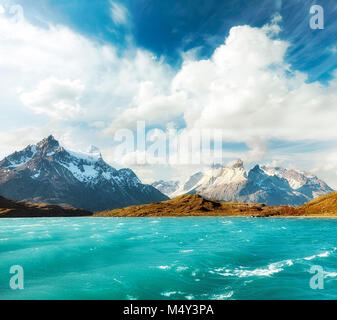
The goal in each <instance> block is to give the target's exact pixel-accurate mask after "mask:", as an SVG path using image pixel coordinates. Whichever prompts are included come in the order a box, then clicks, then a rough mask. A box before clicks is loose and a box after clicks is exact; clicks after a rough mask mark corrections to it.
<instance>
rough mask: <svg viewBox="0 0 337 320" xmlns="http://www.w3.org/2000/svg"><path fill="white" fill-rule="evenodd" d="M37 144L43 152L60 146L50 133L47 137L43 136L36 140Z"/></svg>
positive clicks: (51, 150)
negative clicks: (38, 140)
mask: <svg viewBox="0 0 337 320" xmlns="http://www.w3.org/2000/svg"><path fill="white" fill-rule="evenodd" d="M37 146H38V147H39V149H40V150H41V151H42V153H43V154H45V153H49V152H53V151H55V150H56V149H57V148H59V147H60V144H59V142H58V141H57V140H56V139H55V138H54V137H53V136H52V135H50V136H49V137H47V138H44V139H43V140H41V141H40V142H38V143H37Z"/></svg>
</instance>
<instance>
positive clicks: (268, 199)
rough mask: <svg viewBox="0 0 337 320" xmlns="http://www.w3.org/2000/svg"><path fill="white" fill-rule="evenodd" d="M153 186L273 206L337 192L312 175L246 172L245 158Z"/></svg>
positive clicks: (264, 169) (269, 170)
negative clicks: (228, 164)
mask: <svg viewBox="0 0 337 320" xmlns="http://www.w3.org/2000/svg"><path fill="white" fill-rule="evenodd" d="M152 185H153V186H155V187H156V188H158V189H159V190H160V191H162V192H163V193H165V194H166V195H167V196H169V197H170V198H175V197H177V196H180V195H184V194H198V195H201V196H202V197H204V198H206V199H211V200H217V201H234V202H245V203H264V204H266V205H269V206H280V205H291V206H297V205H302V204H304V203H307V202H308V201H311V200H313V199H315V198H316V197H319V196H322V195H326V194H329V193H331V192H333V191H334V190H333V189H332V188H330V187H329V186H328V185H327V184H326V183H325V182H324V181H322V180H320V179H319V178H317V177H316V176H314V175H312V174H309V173H305V172H300V171H296V170H293V169H285V168H281V167H270V166H260V165H256V166H255V167H254V168H252V169H251V170H249V171H246V170H245V168H244V164H243V162H242V161H241V160H238V161H237V162H235V163H234V164H233V165H231V166H223V165H214V166H212V168H211V169H209V170H206V171H204V172H197V173H196V174H194V175H192V176H191V177H190V178H189V179H187V180H186V181H184V182H183V183H179V182H178V181H169V182H165V181H158V182H155V183H153V184H152Z"/></svg>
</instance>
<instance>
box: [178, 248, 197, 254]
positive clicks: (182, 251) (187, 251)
mask: <svg viewBox="0 0 337 320" xmlns="http://www.w3.org/2000/svg"><path fill="white" fill-rule="evenodd" d="M193 251H194V250H192V249H189V250H180V251H179V252H180V253H189V252H193Z"/></svg>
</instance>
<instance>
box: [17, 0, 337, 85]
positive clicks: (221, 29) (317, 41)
mask: <svg viewBox="0 0 337 320" xmlns="http://www.w3.org/2000/svg"><path fill="white" fill-rule="evenodd" d="M16 3H19V4H20V5H22V6H23V8H24V10H25V16H26V17H27V18H28V19H29V20H30V21H32V22H33V23H37V24H43V23H44V22H48V23H50V22H52V23H61V24H65V25H68V26H69V27H71V28H73V29H75V30H77V31H79V32H81V33H83V34H85V35H87V36H89V37H92V38H94V39H96V40H98V41H106V42H110V43H113V44H114V45H117V46H118V47H119V48H120V49H121V50H123V49H125V47H127V46H129V45H130V41H131V42H132V43H133V44H134V45H135V46H138V47H142V48H145V49H148V50H150V51H151V52H153V53H154V54H156V55H157V56H162V57H164V59H165V61H167V62H168V63H170V64H171V65H172V66H175V67H178V66H179V65H180V64H181V52H184V51H187V50H190V49H193V48H200V51H199V56H200V58H208V57H209V56H210V55H211V54H212V53H213V51H214V49H215V48H216V47H218V46H219V45H220V44H222V43H223V39H224V37H226V36H227V35H228V32H229V30H230V28H232V27H233V26H236V25H244V24H248V25H250V26H257V27H261V26H263V25H264V24H266V23H267V22H268V21H270V17H271V16H273V15H274V14H276V13H279V14H280V15H281V16H282V17H283V21H282V24H281V26H282V33H281V35H280V38H281V39H284V40H287V41H289V42H291V44H292V46H291V48H290V49H289V51H288V53H287V61H289V63H291V64H292V66H293V67H294V68H296V69H298V70H301V71H306V72H308V74H309V81H315V80H320V81H323V82H324V81H327V80H330V79H331V73H332V71H333V70H335V69H336V67H337V59H336V57H335V54H333V52H332V51H331V50H333V48H335V47H336V45H337V40H336V34H337V23H336V21H337V4H336V1H334V0H325V1H307V0H250V1H247V0H226V1H223V0H210V1H204V0H190V1H181V0H168V1H150V0H137V1H134V0H126V1H120V2H116V3H120V4H121V5H123V6H124V7H125V8H126V9H127V10H128V22H127V24H126V25H118V24H115V23H113V21H111V16H110V6H111V1H109V0H99V1H92V0H71V1H69V0H57V1H56V0H55V1H52V0H21V1H16ZM314 4H320V5H323V8H324V10H325V30H324V32H322V31H321V30H311V29H310V27H309V23H308V21H309V19H310V17H311V15H310V12H309V11H310V7H311V6H312V5H314Z"/></svg>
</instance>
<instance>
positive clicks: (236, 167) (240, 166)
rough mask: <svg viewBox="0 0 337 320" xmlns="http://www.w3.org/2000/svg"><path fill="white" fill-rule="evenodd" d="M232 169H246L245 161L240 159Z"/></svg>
mask: <svg viewBox="0 0 337 320" xmlns="http://www.w3.org/2000/svg"><path fill="white" fill-rule="evenodd" d="M231 168H232V169H244V165H243V161H242V160H241V159H238V160H237V161H236V162H235V163H234V164H233V165H232V167H231Z"/></svg>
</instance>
